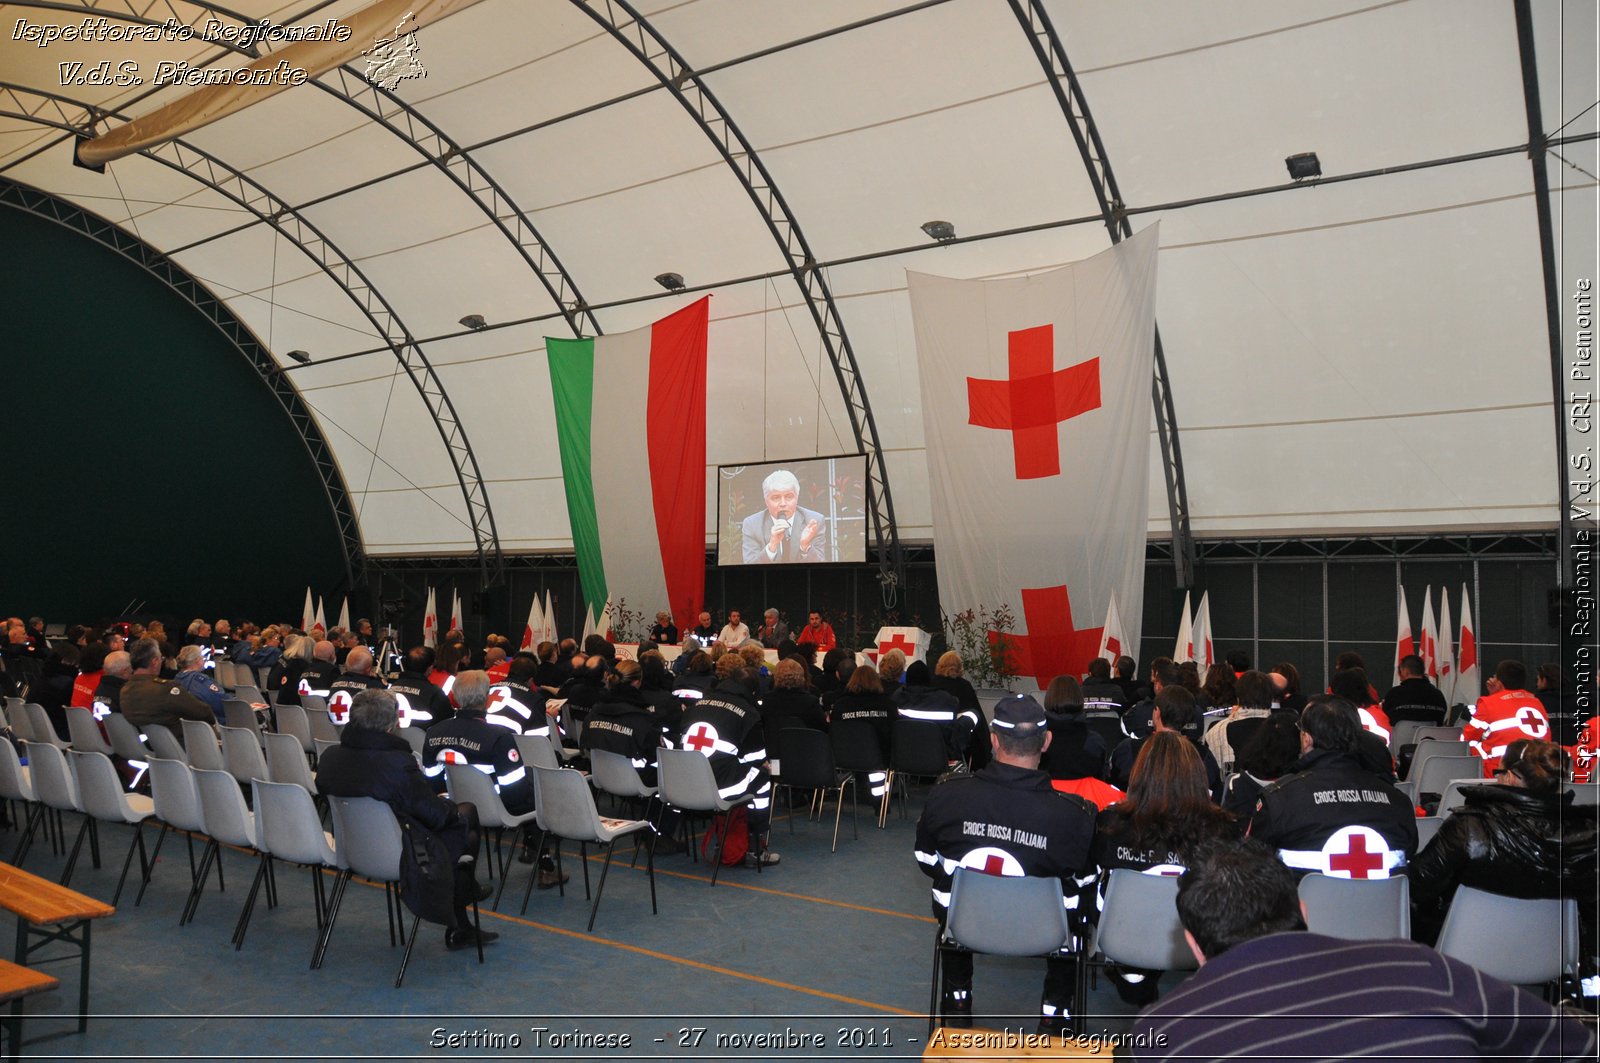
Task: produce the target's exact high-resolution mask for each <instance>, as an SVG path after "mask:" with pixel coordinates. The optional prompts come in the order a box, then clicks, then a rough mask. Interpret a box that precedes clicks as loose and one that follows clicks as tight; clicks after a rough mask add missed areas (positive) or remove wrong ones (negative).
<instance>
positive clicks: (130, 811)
mask: <svg viewBox="0 0 1600 1063" xmlns="http://www.w3.org/2000/svg"><path fill="white" fill-rule="evenodd" d="M85 711H87V710H85ZM72 762H73V765H74V767H75V768H76V770H77V776H78V795H79V797H80V798H81V800H82V801H83V813H84V815H85V816H92V817H94V818H95V819H97V820H101V821H103V822H106V823H126V824H128V825H129V826H131V827H132V828H133V838H132V840H130V841H129V842H128V855H127V857H126V859H124V860H123V861H122V874H121V875H119V876H118V877H117V891H116V892H115V893H114V894H112V896H111V904H112V907H115V906H116V903H117V901H119V900H120V899H121V898H122V887H123V884H124V883H126V882H127V881H128V868H129V867H130V866H132V864H133V852H134V850H135V849H137V850H138V851H139V881H140V882H141V883H144V882H147V881H149V879H150V859H149V857H148V856H147V855H146V854H145V848H144V821H145V820H147V819H149V818H150V817H151V816H152V815H153V814H154V813H155V810H156V809H155V802H153V801H152V800H151V799H150V798H148V797H145V796H144V795H143V794H130V793H127V792H126V791H124V790H123V789H122V780H121V779H119V778H118V777H117V769H116V768H115V767H113V766H112V764H111V758H110V757H108V756H106V755H105V754H104V753H84V752H79V751H77V750H73V753H72ZM139 893H140V895H141V896H143V894H144V890H143V889H142V888H141V889H140V891H139ZM134 904H135V906H136V907H137V905H138V902H137V901H135V902H134Z"/></svg>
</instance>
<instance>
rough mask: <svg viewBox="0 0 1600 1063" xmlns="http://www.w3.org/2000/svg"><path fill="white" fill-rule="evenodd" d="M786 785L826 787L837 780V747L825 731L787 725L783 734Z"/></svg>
mask: <svg viewBox="0 0 1600 1063" xmlns="http://www.w3.org/2000/svg"><path fill="white" fill-rule="evenodd" d="M780 745H781V746H782V748H783V784H784V785H785V786H798V787H800V788H801V789H802V790H824V789H827V788H828V787H830V786H832V785H833V784H834V783H835V782H836V781H837V780H836V779H835V778H834V776H835V774H836V773H835V772H834V770H833V747H832V746H830V745H829V744H828V735H827V733H826V732H825V731H816V730H812V729H811V728H809V727H785V728H784V729H783V731H782V733H781V742H780Z"/></svg>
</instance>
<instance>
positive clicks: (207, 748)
mask: <svg viewBox="0 0 1600 1063" xmlns="http://www.w3.org/2000/svg"><path fill="white" fill-rule="evenodd" d="M182 723H183V748H184V750H185V751H186V752H187V753H188V754H189V766H190V767H191V768H196V769H199V770H202V771H227V770H228V762H227V760H225V759H224V758H223V756H222V747H221V746H220V745H218V744H217V731H216V728H214V727H212V726H211V725H210V724H209V723H201V722H200V721H198V720H184V721H182ZM245 781H246V782H249V780H248V779H246V780H245Z"/></svg>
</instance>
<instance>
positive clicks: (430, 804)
mask: <svg viewBox="0 0 1600 1063" xmlns="http://www.w3.org/2000/svg"><path fill="white" fill-rule="evenodd" d="M397 706H398V703H397V702H396V700H395V696H394V695H393V694H391V693H389V692H388V691H387V690H378V689H370V690H362V691H361V692H359V693H358V694H356V695H355V697H354V698H353V699H352V701H351V705H350V713H349V715H350V722H349V723H348V724H346V725H345V728H344V731H343V732H341V733H340V735H339V744H338V745H337V746H333V747H332V748H330V749H328V750H327V751H326V752H325V753H323V754H322V758H321V759H320V760H319V761H318V764H317V791H318V792H319V793H322V794H325V795H327V796H329V797H374V798H377V799H378V800H379V801H382V802H384V803H385V804H387V805H388V806H389V807H390V808H392V809H394V814H395V816H396V817H397V818H398V819H399V820H400V822H401V823H402V824H405V823H408V822H409V823H410V824H412V826H413V829H416V828H421V829H423V830H427V831H430V832H432V833H433V834H435V835H437V836H438V837H439V839H440V840H441V841H442V842H444V845H445V848H446V850H447V851H448V852H449V854H450V859H451V860H453V861H455V883H454V893H453V896H452V897H450V898H448V902H449V903H448V907H449V908H450V909H451V910H450V913H449V914H450V919H449V921H447V922H445V926H446V928H447V929H446V930H445V935H444V943H445V947H446V948H448V949H450V950H451V951H455V950H456V949H464V948H467V947H469V946H472V945H486V944H488V943H489V942H491V941H493V940H495V939H496V938H497V937H499V936H500V935H498V934H495V933H492V932H490V931H487V930H481V929H479V928H477V927H475V926H474V925H473V921H472V919H471V918H470V917H469V916H468V915H467V906H468V905H472V904H474V903H475V902H476V901H477V900H480V899H482V898H484V897H487V896H488V895H489V892H490V887H489V886H488V885H487V884H485V885H482V886H480V885H479V884H478V881H477V878H476V876H475V875H474V874H473V859H474V854H476V853H477V851H478V810H477V808H476V807H475V806H474V805H472V804H456V803H455V802H453V801H450V800H448V799H446V798H443V797H440V796H439V795H438V794H436V793H434V792H433V787H431V786H429V785H428V780H427V779H425V778H423V776H422V769H421V768H419V767H417V759H416V757H414V756H412V755H411V745H410V743H408V742H407V741H406V740H405V739H404V738H401V737H400V735H399V733H398V732H399V730H400V724H399V715H398V708H397ZM401 873H402V875H406V873H407V868H406V866H405V863H404V862H402V865H401ZM400 894H401V897H402V899H404V900H405V902H406V904H407V905H408V906H410V907H411V909H412V911H419V908H418V905H419V904H420V903H425V902H424V901H419V899H418V898H419V897H429V896H430V895H429V894H428V890H427V886H426V884H425V883H424V882H423V881H421V880H417V879H412V878H405V879H404V880H403V881H402V882H401V887H400ZM440 907H444V906H442V905H441V906H440ZM419 914H422V913H420V912H419ZM430 917H431V913H430ZM439 921H444V920H439Z"/></svg>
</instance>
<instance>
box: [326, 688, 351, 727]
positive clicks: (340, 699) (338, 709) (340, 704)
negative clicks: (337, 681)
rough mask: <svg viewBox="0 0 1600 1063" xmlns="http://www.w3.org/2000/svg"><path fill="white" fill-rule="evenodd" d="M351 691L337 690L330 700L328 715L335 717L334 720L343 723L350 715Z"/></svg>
mask: <svg viewBox="0 0 1600 1063" xmlns="http://www.w3.org/2000/svg"><path fill="white" fill-rule="evenodd" d="M350 701H351V698H350V692H349V691H347V690H340V691H336V692H335V693H334V695H333V697H332V699H331V700H329V702H328V715H329V716H331V717H333V722H334V723H337V724H343V723H344V722H345V718H346V717H348V716H349V715H350Z"/></svg>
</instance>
